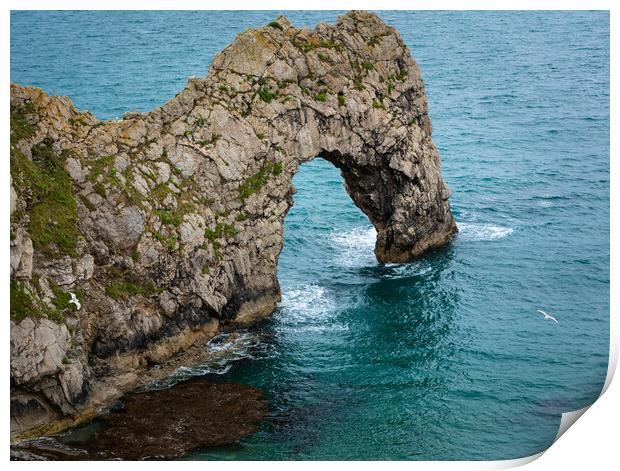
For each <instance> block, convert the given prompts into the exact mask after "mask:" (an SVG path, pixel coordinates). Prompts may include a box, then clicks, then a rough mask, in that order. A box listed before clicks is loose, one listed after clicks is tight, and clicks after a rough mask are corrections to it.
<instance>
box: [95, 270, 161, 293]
mask: <svg viewBox="0 0 620 471" xmlns="http://www.w3.org/2000/svg"><path fill="white" fill-rule="evenodd" d="M110 274H111V275H112V277H113V279H112V281H110V283H109V284H108V286H106V288H105V292H106V294H107V295H108V296H110V297H111V298H113V299H116V300H120V299H128V298H130V297H132V296H145V297H148V296H152V295H154V294H158V293H161V291H162V290H161V289H160V288H158V287H157V286H156V285H155V283H153V281H151V280H144V279H142V278H139V277H137V276H136V275H134V274H133V273H132V272H131V271H129V270H119V269H116V268H113V269H112V270H111V271H110Z"/></svg>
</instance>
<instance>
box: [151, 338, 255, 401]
mask: <svg viewBox="0 0 620 471" xmlns="http://www.w3.org/2000/svg"><path fill="white" fill-rule="evenodd" d="M260 346H261V340H260V336H259V335H258V334H256V333H254V332H248V331H240V332H232V333H222V334H219V335H216V336H215V337H213V338H212V339H211V340H210V341H209V343H208V344H207V346H206V349H207V360H206V361H205V362H204V363H203V364H201V365H197V366H190V367H187V366H181V367H179V368H177V369H176V370H175V371H174V372H173V373H172V374H171V375H170V376H168V377H166V378H164V379H162V380H160V381H155V382H154V383H152V384H150V385H148V386H146V387H145V388H144V389H145V390H156V389H165V388H169V387H171V386H174V385H175V384H177V383H180V382H181V381H185V380H187V379H190V378H194V377H197V376H204V375H207V374H216V375H223V374H226V373H228V372H229V371H230V369H231V368H232V366H233V363H234V362H236V361H239V360H243V359H253V360H254V359H256V357H255V356H254V355H253V354H252V353H250V352H252V351H253V350H256V349H257V348H258V347H260Z"/></svg>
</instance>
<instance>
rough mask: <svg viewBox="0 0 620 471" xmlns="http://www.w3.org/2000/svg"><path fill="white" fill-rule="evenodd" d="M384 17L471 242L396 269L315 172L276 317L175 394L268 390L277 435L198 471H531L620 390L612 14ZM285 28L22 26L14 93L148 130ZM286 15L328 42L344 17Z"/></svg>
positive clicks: (323, 174) (122, 19) (223, 19)
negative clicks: (426, 462)
mask: <svg viewBox="0 0 620 471" xmlns="http://www.w3.org/2000/svg"><path fill="white" fill-rule="evenodd" d="M380 14H381V16H382V18H383V19H384V20H385V21H387V22H388V23H390V24H392V25H393V26H395V27H396V28H398V29H399V31H400V32H401V34H402V36H403V38H404V39H405V41H406V42H407V44H408V45H409V47H410V50H411V52H412V54H413V56H414V58H415V59H416V60H417V61H418V63H419V64H420V67H421V70H422V76H423V79H424V81H425V84H426V87H427V93H428V98H429V107H430V115H431V118H432V121H433V129H434V132H433V139H434V142H435V143H436V145H437V146H438V148H439V150H440V152H441V155H442V160H443V173H444V177H445V179H446V181H447V182H448V184H449V185H450V186H451V188H452V189H453V191H454V195H453V196H452V199H451V201H452V207H453V210H454V214H455V217H456V219H457V221H458V223H459V227H460V233H459V235H458V236H457V238H456V239H455V240H454V242H453V243H452V244H450V245H449V246H447V247H445V248H444V249H442V250H438V251H436V252H434V253H432V254H429V255H428V256H425V257H423V258H421V259H419V260H417V261H415V262H413V263H409V264H404V265H389V266H380V265H378V264H377V262H376V260H375V259H374V257H373V252H372V249H373V245H374V232H373V229H372V226H371V225H370V223H369V222H368V220H367V219H366V217H365V216H364V215H363V214H362V213H361V211H359V209H357V208H356V207H355V206H354V204H353V203H352V202H351V200H350V198H349V197H348V195H347V194H346V192H345V191H344V189H343V186H342V178H341V176H340V174H339V172H338V171H337V170H336V169H335V168H334V167H332V166H331V164H329V163H328V162H326V161H324V160H322V159H315V160H313V161H312V162H309V163H307V164H304V165H303V166H302V168H301V170H300V171H299V173H298V174H297V175H296V176H295V179H294V183H295V186H296V187H297V189H298V193H297V194H296V195H295V205H294V207H293V208H292V210H291V211H290V213H289V215H288V216H287V218H286V240H285V247H284V250H283V252H282V255H281V257H280V262H279V277H280V281H281V285H282V290H283V300H282V303H281V304H280V306H279V308H278V310H277V312H276V313H275V314H274V316H273V317H272V318H271V319H270V320H268V321H266V322H264V323H263V324H262V325H260V326H258V327H256V328H253V329H251V330H249V331H247V332H244V333H243V335H241V336H240V337H239V338H237V339H236V340H235V339H232V338H227V337H220V338H218V339H216V340H215V341H214V342H213V345H212V348H214V349H221V350H226V351H229V352H230V353H229V354H228V356H227V357H226V358H227V360H226V361H224V362H219V363H217V364H211V365H205V367H204V368H202V369H197V370H196V369H195V370H189V371H180V372H179V373H178V375H177V377H178V378H182V377H184V376H187V375H191V374H197V373H203V374H207V375H209V376H211V377H213V378H214V379H216V380H218V381H236V382H243V383H248V384H252V385H255V386H258V387H261V388H263V389H264V390H265V391H266V393H267V396H268V399H269V402H270V408H271V415H270V417H269V419H268V420H267V422H266V423H265V424H264V426H263V428H262V429H261V430H260V431H259V432H258V433H256V434H255V435H253V436H251V437H249V438H247V439H245V440H244V441H243V442H242V443H240V444H238V445H234V446H230V447H226V448H223V449H214V450H203V451H200V452H196V453H194V454H192V455H191V456H189V457H188V458H191V459H430V460H432V459H442V460H446V459H450V460H451V459H508V458H517V457H522V456H526V455H530V454H533V453H536V452H539V451H542V450H543V449H545V448H546V447H548V446H549V444H550V443H551V442H552V441H553V439H554V437H555V434H556V432H557V428H558V425H559V422H560V416H561V413H562V412H564V411H569V410H574V409H578V408H582V407H584V406H586V405H588V404H590V403H592V402H593V401H594V400H595V399H596V397H597V396H598V394H599V392H600V390H601V388H602V385H603V383H604V380H605V375H606V370H607V361H608V350H609V15H608V13H606V12H394V11H391V12H383V13H380ZM276 16H277V13H276V12H99V13H92V12H91V13H87V12H64V13H60V12H57V13H41V12H14V13H13V14H12V15H11V80H13V81H16V82H18V83H21V84H29V85H36V86H40V87H42V88H43V89H45V90H46V91H48V92H50V93H52V94H62V95H68V96H69V97H70V98H71V99H72V100H73V102H74V103H75V105H76V106H77V107H78V108H80V109H88V110H91V111H93V112H94V113H95V115H96V116H98V117H99V118H112V117H119V116H120V115H121V114H122V113H123V112H125V111H131V110H140V111H145V110H149V109H152V108H153V107H155V106H157V105H160V104H162V103H164V102H165V101H167V100H168V99H170V98H171V97H172V96H174V94H175V93H176V92H178V91H179V90H180V89H182V88H183V86H184V84H185V81H186V78H187V77H188V76H191V75H198V76H200V75H205V74H206V72H207V69H208V65H209V63H210V61H211V59H212V57H213V56H214V54H215V53H217V51H219V50H221V49H222V48H223V47H225V46H226V45H227V44H228V43H229V42H231V41H232V40H233V39H234V37H235V35H236V34H238V33H239V32H241V31H243V30H244V29H246V28H248V27H253V26H257V25H262V24H265V23H267V22H269V21H271V20H272V19H274V18H275V17H276ZM287 16H288V17H289V18H290V19H291V20H292V22H293V23H294V24H295V25H297V26H300V25H306V26H312V25H314V24H315V23H316V22H318V21H330V22H333V21H335V18H336V16H337V13H336V12H288V13H287ZM537 309H542V310H545V311H547V312H549V313H551V314H553V315H554V316H556V317H557V319H558V320H559V323H557V324H555V323H553V322H551V321H545V320H543V319H542V316H540V314H538V313H537V312H536V311H537ZM196 407H207V408H208V407H209V405H208V404H196ZM577 426H578V425H577Z"/></svg>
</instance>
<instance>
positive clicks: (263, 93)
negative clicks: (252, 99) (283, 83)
mask: <svg viewBox="0 0 620 471" xmlns="http://www.w3.org/2000/svg"><path fill="white" fill-rule="evenodd" d="M277 95H278V94H277V93H273V92H271V91H269V89H268V88H267V87H261V88H259V89H258V96H259V97H260V99H261V100H263V101H264V102H265V103H271V100H273V99H274V98H275V97H276V96H277Z"/></svg>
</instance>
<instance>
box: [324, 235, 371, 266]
mask: <svg viewBox="0 0 620 471" xmlns="http://www.w3.org/2000/svg"><path fill="white" fill-rule="evenodd" d="M329 238H330V240H331V242H332V244H333V245H334V246H335V247H336V249H337V250H338V255H337V256H336V262H337V263H338V264H339V265H342V266H345V267H367V266H373V265H376V264H377V259H376V258H375V252H374V250H375V242H376V240H377V231H376V230H375V228H374V227H373V226H362V227H356V228H354V229H351V230H349V231H345V232H333V233H331V234H330V235H329Z"/></svg>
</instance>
